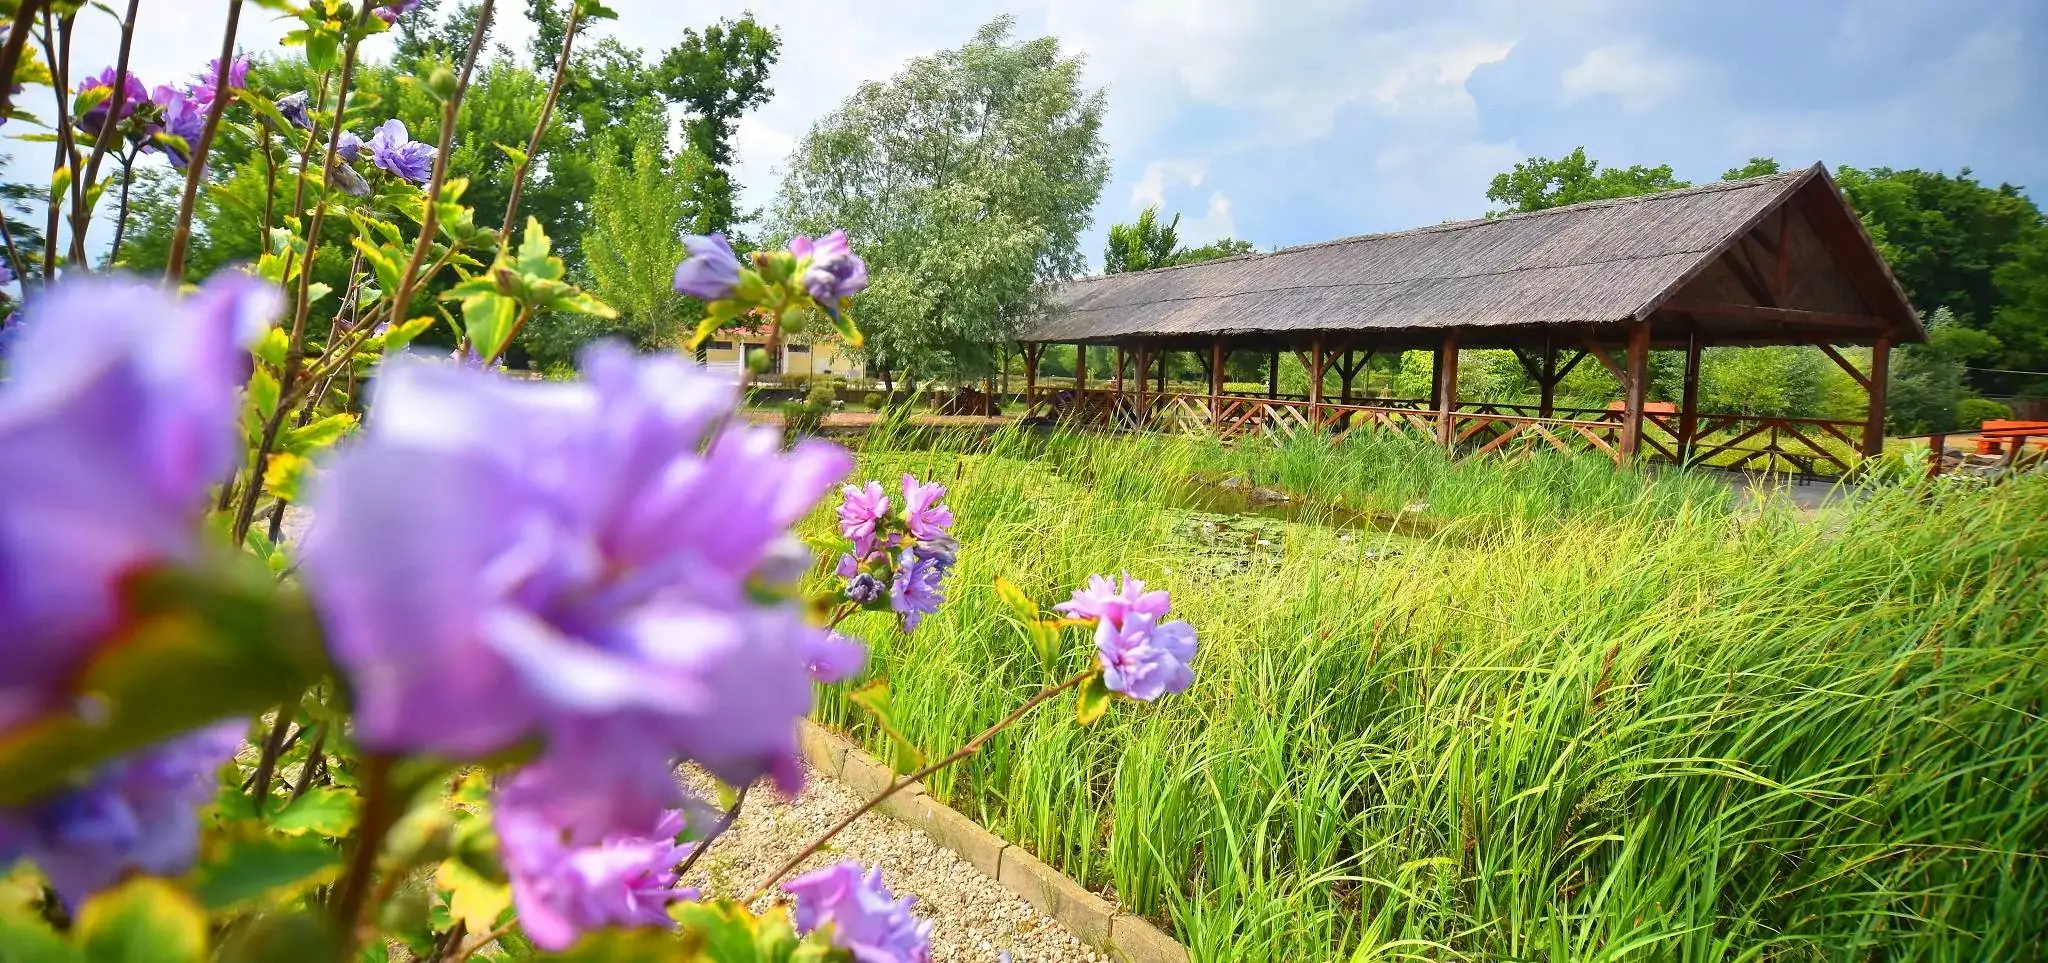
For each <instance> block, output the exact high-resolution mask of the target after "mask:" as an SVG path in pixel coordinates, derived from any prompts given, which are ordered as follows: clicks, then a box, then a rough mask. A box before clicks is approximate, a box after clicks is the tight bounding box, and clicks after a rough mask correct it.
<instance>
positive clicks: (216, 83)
mask: <svg viewBox="0 0 2048 963" xmlns="http://www.w3.org/2000/svg"><path fill="white" fill-rule="evenodd" d="M365 7H366V8H367V4H365ZM241 23H242V0H228V25H227V30H226V32H225V33H223V34H222V36H221V41H220V63H219V65H218V68H217V69H216V70H215V71H214V75H213V103H212V104H211V105H210V106H208V107H207V108H206V126H205V127H204V128H202V129H201V130H200V132H199V144H198V145H197V146H195V147H193V148H192V156H191V159H190V160H189V161H187V162H186V167H185V193H184V194H183V195H181V196H180V197H179V198H178V220H177V222H176V224H175V226H174V227H173V228H172V230H171V253H170V256H169V257H168V258H166V259H165V261H164V283H166V284H177V283H179V282H180V281H183V280H184V279H185V247H186V245H187V244H189V243H190V242H191V239H192V209H193V207H194V206H195V205H197V204H198V202H199V182H200V181H201V180H203V179H205V176H206V154H207V152H208V151H210V150H212V149H213V135H214V132H215V131H218V130H219V129H220V118H221V115H222V114H225V113H227V109H228V101H230V100H232V99H234V91H233V88H231V87H229V86H228V77H229V75H230V74H231V73H232V72H233V70H234V65H235V31H236V30H237V29H239V28H240V26H241ZM263 243H265V244H269V243H270V239H269V238H264V239H263ZM307 249H308V250H311V242H310V241H308V248H307ZM259 475H260V467H259Z"/></svg>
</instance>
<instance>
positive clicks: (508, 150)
mask: <svg viewBox="0 0 2048 963" xmlns="http://www.w3.org/2000/svg"><path fill="white" fill-rule="evenodd" d="M51 136H52V137H55V136H56V135H54V134H53V135H51ZM493 146H495V147H497V148H498V149H499V150H501V151H504V152H505V156H506V157H507V158H509V159H510V160H511V161H512V166H514V167H518V166H519V165H521V164H524V163H526V152H525V151H523V150H520V149H519V148H517V147H512V146H510V145H507V144H496V145H493Z"/></svg>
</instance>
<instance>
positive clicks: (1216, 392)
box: [1209, 338, 1223, 428]
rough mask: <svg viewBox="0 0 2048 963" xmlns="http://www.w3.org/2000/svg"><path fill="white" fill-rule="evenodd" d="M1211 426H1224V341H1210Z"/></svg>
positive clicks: (1218, 339) (1214, 339)
mask: <svg viewBox="0 0 2048 963" xmlns="http://www.w3.org/2000/svg"><path fill="white" fill-rule="evenodd" d="M1209 424H1210V426H1212V427H1219V428H1220V427H1222V424H1223V339H1222V338H1212V339H1210V341H1209Z"/></svg>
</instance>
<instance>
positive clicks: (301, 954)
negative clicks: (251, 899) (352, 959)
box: [218, 913, 385, 963]
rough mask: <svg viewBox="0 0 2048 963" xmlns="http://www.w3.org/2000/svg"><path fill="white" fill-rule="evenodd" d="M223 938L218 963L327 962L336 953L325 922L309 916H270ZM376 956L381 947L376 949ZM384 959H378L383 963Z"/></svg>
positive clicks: (296, 914) (235, 929)
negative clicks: (224, 942) (223, 943)
mask: <svg viewBox="0 0 2048 963" xmlns="http://www.w3.org/2000/svg"><path fill="white" fill-rule="evenodd" d="M230 933H231V935H229V936H227V937H225V938H224V939H225V940H226V944H225V945H223V946H222V947H221V948H220V956H219V957H218V960H219V963H278V961H280V960H313V961H319V960H331V959H334V957H335V951H336V950H337V948H338V947H337V945H336V941H335V939H334V933H333V931H332V930H331V929H330V928H329V927H328V924H327V921H326V919H325V918H323V917H321V916H317V915H315V914H312V913H271V914H268V915H264V916H259V917H257V918H256V919H255V920H253V921H249V922H247V923H245V924H241V925H237V926H235V927H234V928H233V930H231V931H230ZM377 949H378V951H379V952H382V951H383V947H381V946H380V947H378V948H377ZM384 959H385V958H384V957H378V961H379V963H383V960H384Z"/></svg>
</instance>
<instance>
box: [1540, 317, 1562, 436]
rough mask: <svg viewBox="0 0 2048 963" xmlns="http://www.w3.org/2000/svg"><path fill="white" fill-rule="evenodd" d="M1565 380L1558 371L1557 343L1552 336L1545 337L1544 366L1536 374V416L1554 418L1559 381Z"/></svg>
mask: <svg viewBox="0 0 2048 963" xmlns="http://www.w3.org/2000/svg"><path fill="white" fill-rule="evenodd" d="M1560 380H1563V379H1562V378H1561V377H1560V376H1559V375H1558V373H1557V345H1555V344H1553V343H1551V340H1550V338H1548V337H1545V338H1544V339H1543V366H1542V369H1541V371H1540V372H1539V373H1538V374H1537V375H1536V396H1537V397H1536V416H1537V417H1538V418H1553V417H1556V415H1557V383H1558V382H1559V381H1560Z"/></svg>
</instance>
